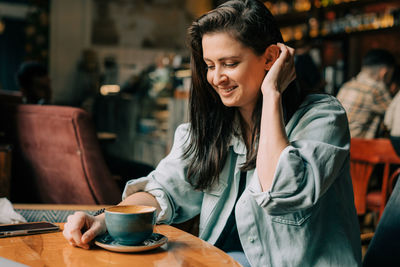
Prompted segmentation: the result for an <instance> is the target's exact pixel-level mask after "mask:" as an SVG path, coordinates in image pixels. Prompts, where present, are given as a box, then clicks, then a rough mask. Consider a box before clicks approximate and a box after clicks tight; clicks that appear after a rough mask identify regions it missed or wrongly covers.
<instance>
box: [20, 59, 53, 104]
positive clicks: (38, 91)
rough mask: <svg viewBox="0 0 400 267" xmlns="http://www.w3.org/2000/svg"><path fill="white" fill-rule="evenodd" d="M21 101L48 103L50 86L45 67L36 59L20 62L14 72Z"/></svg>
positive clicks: (50, 91)
mask: <svg viewBox="0 0 400 267" xmlns="http://www.w3.org/2000/svg"><path fill="white" fill-rule="evenodd" d="M16 80H17V86H18V87H19V89H20V91H21V93H22V97H23V100H22V101H23V103H25V104H39V105H44V104H50V102H51V95H52V88H51V81H50V78H49V75H48V72H47V68H46V67H45V66H44V65H43V64H41V63H39V62H36V61H27V62H24V63H22V64H21V66H20V67H19V69H18V71H17V73H16Z"/></svg>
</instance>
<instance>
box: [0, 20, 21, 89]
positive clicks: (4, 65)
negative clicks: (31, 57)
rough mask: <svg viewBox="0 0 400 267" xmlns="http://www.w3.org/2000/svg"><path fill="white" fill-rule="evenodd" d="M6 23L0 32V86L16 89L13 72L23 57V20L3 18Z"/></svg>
mask: <svg viewBox="0 0 400 267" xmlns="http://www.w3.org/2000/svg"><path fill="white" fill-rule="evenodd" d="M3 22H4V24H5V25H6V26H5V29H4V32H3V33H1V34H0V87H1V89H4V90H18V88H17V86H16V84H15V79H14V74H15V72H16V71H17V69H18V67H19V65H20V64H21V62H22V61H23V60H24V57H25V47H24V46H25V32H24V31H25V24H26V22H25V21H22V20H18V19H10V18H3Z"/></svg>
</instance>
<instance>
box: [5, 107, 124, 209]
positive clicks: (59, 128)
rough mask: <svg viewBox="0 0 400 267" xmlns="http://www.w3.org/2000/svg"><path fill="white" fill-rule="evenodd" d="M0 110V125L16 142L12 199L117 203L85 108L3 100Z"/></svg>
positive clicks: (115, 187)
mask: <svg viewBox="0 0 400 267" xmlns="http://www.w3.org/2000/svg"><path fill="white" fill-rule="evenodd" d="M0 112H1V114H0V126H1V127H2V128H3V129H4V132H5V133H6V134H7V137H8V139H9V141H11V143H12V144H13V145H14V146H15V147H14V150H13V152H15V153H13V155H15V157H13V169H12V180H11V200H12V201H13V202H15V203H54V204H116V203H118V202H119V201H120V200H121V193H122V192H121V190H120V188H119V187H118V184H117V182H116V181H115V180H114V179H113V177H112V176H111V174H110V172H109V170H108V167H107V165H106V163H105V161H104V158H103V155H102V153H101V150H100V146H99V143H98V140H97V136H96V133H95V130H94V125H93V123H92V120H91V117H90V115H89V114H88V113H87V112H86V111H84V110H82V109H79V108H73V107H63V106H40V105H3V106H1V107H0Z"/></svg>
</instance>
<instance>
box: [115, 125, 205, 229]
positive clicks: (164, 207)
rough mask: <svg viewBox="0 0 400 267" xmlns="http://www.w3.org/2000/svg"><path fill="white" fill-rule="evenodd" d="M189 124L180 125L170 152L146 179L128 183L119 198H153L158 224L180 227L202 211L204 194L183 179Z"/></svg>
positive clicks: (184, 177)
mask: <svg viewBox="0 0 400 267" xmlns="http://www.w3.org/2000/svg"><path fill="white" fill-rule="evenodd" d="M188 134H189V124H182V125H180V126H179V127H178V128H177V130H176V132H175V137H174V144H173V146H172V149H171V152H170V153H169V154H168V156H167V157H165V158H164V159H163V160H161V161H160V163H159V164H158V166H157V167H156V169H155V170H154V171H153V172H151V173H150V174H149V175H148V176H147V177H143V178H140V179H135V180H130V181H129V182H128V183H127V184H126V186H125V189H124V192H123V195H122V198H123V199H125V198H126V197H128V196H129V195H131V194H133V193H136V192H140V191H144V192H148V193H150V194H152V195H153V196H154V197H155V198H156V200H157V201H158V203H159V204H160V207H161V212H160V213H159V215H158V219H157V221H158V222H159V223H167V224H170V223H180V222H184V221H186V220H188V219H190V218H192V217H194V216H196V215H197V214H199V213H200V210H201V202H202V197H203V193H202V192H200V191H196V190H194V189H193V187H192V186H191V184H190V183H189V182H188V181H187V177H186V165H187V163H186V161H185V160H184V159H183V158H182V155H183V152H184V150H185V145H186V142H187V141H188Z"/></svg>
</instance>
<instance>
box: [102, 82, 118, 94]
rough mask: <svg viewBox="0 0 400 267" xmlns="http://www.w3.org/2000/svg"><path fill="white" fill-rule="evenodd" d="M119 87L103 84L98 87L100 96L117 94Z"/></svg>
mask: <svg viewBox="0 0 400 267" xmlns="http://www.w3.org/2000/svg"><path fill="white" fill-rule="evenodd" d="M120 90H121V89H120V87H119V85H117V84H105V85H102V86H101V87H100V94H102V95H109V94H116V93H119V91H120Z"/></svg>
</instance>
